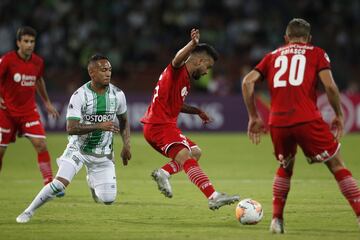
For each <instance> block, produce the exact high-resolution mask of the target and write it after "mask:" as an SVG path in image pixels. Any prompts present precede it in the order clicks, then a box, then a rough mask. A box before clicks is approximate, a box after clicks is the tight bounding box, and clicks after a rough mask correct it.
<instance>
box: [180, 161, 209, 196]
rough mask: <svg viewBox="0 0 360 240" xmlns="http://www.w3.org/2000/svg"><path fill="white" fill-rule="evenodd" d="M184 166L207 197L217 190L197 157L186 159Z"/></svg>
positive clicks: (191, 179)
mask: <svg viewBox="0 0 360 240" xmlns="http://www.w3.org/2000/svg"><path fill="white" fill-rule="evenodd" d="M183 168H184V171H185V173H186V174H187V175H188V177H189V179H190V181H191V182H192V183H194V184H195V185H196V186H197V187H198V188H199V189H200V191H202V192H203V194H204V195H205V196H206V197H207V198H209V197H210V196H211V195H212V194H213V193H214V192H215V189H214V187H213V186H212V184H211V182H210V180H209V178H208V176H206V174H205V173H204V172H203V171H202V170H201V168H200V166H199V164H198V163H197V161H196V160H195V159H188V160H186V161H185V162H184V165H183Z"/></svg>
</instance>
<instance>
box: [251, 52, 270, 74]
mask: <svg viewBox="0 0 360 240" xmlns="http://www.w3.org/2000/svg"><path fill="white" fill-rule="evenodd" d="M269 60H270V54H267V55H266V56H265V57H264V58H263V59H262V60H261V61H260V62H259V63H258V64H257V65H256V66H255V68H254V69H255V70H256V71H258V72H259V73H260V74H261V76H262V78H265V76H266V75H267V73H268V69H269Z"/></svg>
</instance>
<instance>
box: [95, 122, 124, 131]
mask: <svg viewBox="0 0 360 240" xmlns="http://www.w3.org/2000/svg"><path fill="white" fill-rule="evenodd" d="M98 128H99V129H100V130H103V131H110V132H113V133H118V132H120V129H119V127H118V126H116V125H115V123H114V122H112V121H108V122H101V123H98Z"/></svg>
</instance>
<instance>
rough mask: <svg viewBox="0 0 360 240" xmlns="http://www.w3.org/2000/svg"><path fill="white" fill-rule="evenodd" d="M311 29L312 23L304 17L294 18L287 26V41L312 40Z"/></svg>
mask: <svg viewBox="0 0 360 240" xmlns="http://www.w3.org/2000/svg"><path fill="white" fill-rule="evenodd" d="M310 31H311V25H310V23H308V22H307V21H305V20H304V19H302V18H294V19H292V20H291V21H290V22H289V23H288V25H287V27H286V33H285V42H287V43H288V42H299V41H300V42H310V41H311V35H310Z"/></svg>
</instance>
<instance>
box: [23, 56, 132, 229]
mask: <svg viewBox="0 0 360 240" xmlns="http://www.w3.org/2000/svg"><path fill="white" fill-rule="evenodd" d="M88 73H89V75H90V77H91V81H90V82H88V83H86V84H84V85H83V86H82V87H80V88H79V89H78V90H77V91H75V92H74V94H73V95H72V97H71V99H70V103H69V106H68V111H67V116H66V118H67V131H68V133H69V135H70V136H69V144H68V145H67V148H66V149H65V151H64V153H63V155H62V156H61V157H60V158H58V159H57V162H58V165H59V170H58V172H57V174H56V177H55V179H54V180H53V181H52V182H50V183H49V184H47V185H46V186H44V187H43V189H42V190H41V191H40V192H39V193H38V195H37V196H36V197H35V199H34V200H33V201H32V203H31V204H30V205H29V207H28V208H26V209H25V211H24V212H23V213H22V214H20V215H19V216H18V217H17V218H16V221H17V222H18V223H26V222H28V221H30V219H31V217H32V216H33V215H34V212H35V210H36V209H37V208H39V207H40V206H42V205H43V204H44V203H46V202H48V201H49V200H51V199H53V198H54V196H56V195H57V194H58V193H59V192H64V191H65V188H66V187H67V186H68V185H69V184H70V182H71V181H72V179H73V177H74V176H75V175H76V174H77V173H78V172H79V170H80V169H81V168H82V166H83V165H85V166H86V170H87V176H86V177H87V182H88V185H89V187H90V190H91V193H92V197H93V198H94V200H95V201H96V202H101V203H104V204H112V203H113V202H114V201H115V198H116V194H117V187H116V175H115V166H114V156H113V155H114V153H113V138H114V133H117V132H120V134H121V137H122V141H123V148H122V151H121V158H122V160H123V164H124V166H126V165H127V163H128V160H130V158H131V152H130V127H129V122H128V118H127V107H126V99H125V95H124V93H123V92H122V91H121V90H120V89H118V88H117V87H115V86H114V85H112V84H110V78H111V65H110V62H109V60H108V59H107V58H106V57H104V56H101V55H94V56H92V57H91V58H90V61H89V64H88ZM115 117H117V119H118V120H119V127H117V126H116V125H115V123H114V121H115Z"/></svg>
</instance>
